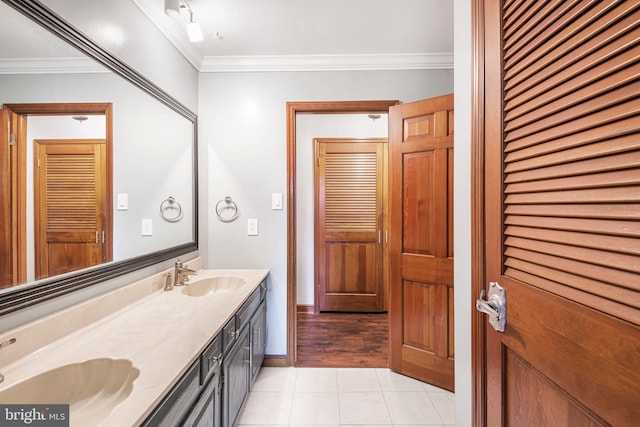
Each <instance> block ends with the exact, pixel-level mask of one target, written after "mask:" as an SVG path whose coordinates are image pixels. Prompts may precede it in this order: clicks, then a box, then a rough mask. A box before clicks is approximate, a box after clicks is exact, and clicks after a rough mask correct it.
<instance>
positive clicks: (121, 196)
mask: <svg viewBox="0 0 640 427" xmlns="http://www.w3.org/2000/svg"><path fill="white" fill-rule="evenodd" d="M116 209H118V210H119V211H126V210H128V209H129V194H127V193H118V195H117V196H116Z"/></svg>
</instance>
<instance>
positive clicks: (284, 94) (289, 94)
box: [198, 70, 453, 355]
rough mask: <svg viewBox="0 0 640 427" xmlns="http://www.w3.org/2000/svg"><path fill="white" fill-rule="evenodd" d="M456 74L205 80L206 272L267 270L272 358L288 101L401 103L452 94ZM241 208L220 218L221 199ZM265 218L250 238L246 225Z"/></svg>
mask: <svg viewBox="0 0 640 427" xmlns="http://www.w3.org/2000/svg"><path fill="white" fill-rule="evenodd" d="M452 91H453V72H452V71H451V70H432V71H375V72H366V71H346V72H274V73H220V74H201V75H200V83H199V106H198V111H199V146H200V148H199V154H200V186H201V187H200V224H201V230H200V231H201V234H200V238H201V240H200V241H201V250H200V254H201V255H202V256H203V262H204V265H205V267H206V268H268V269H269V270H270V271H271V275H270V283H269V285H270V289H269V293H268V296H267V298H268V304H269V309H268V320H267V325H268V329H269V330H268V334H269V335H268V337H269V339H268V343H267V354H271V355H284V354H286V325H287V321H286V306H287V304H286V302H287V300H286V294H287V273H286V243H287V235H286V212H287V209H289V208H290V207H289V206H286V203H285V206H284V209H283V210H282V211H273V210H271V193H276V192H277V193H283V194H286V102H287V101H325V100H331V101H340V100H374V99H398V100H400V101H402V102H410V101H415V100H419V99H423V98H429V97H433V96H438V95H442V94H445V93H451V92H452ZM225 196H230V197H232V198H233V200H234V201H235V202H236V203H237V204H238V207H239V208H240V216H239V218H238V219H237V220H236V221H235V222H232V223H222V222H220V221H217V220H216V217H215V211H214V207H215V204H216V203H217V202H218V200H221V199H222V198H224V197H225ZM248 218H257V219H258V220H259V230H260V231H259V232H260V234H259V235H258V236H247V219H248Z"/></svg>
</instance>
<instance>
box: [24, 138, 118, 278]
mask: <svg viewBox="0 0 640 427" xmlns="http://www.w3.org/2000/svg"><path fill="white" fill-rule="evenodd" d="M35 153H36V155H35V161H36V164H35V165H34V167H35V189H36V191H35V196H36V197H35V212H36V218H35V222H36V228H35V240H36V251H35V253H36V262H35V265H36V278H43V277H48V276H51V275H56V274H61V273H66V272H69V271H73V270H77V269H80V268H84V267H90V266H92V265H96V264H100V263H102V262H105V261H106V259H105V250H104V243H105V239H106V238H108V237H109V236H105V235H104V231H105V229H104V222H105V221H104V218H105V215H106V197H105V196H106V189H105V181H104V180H105V141H104V140H40V141H36V142H35Z"/></svg>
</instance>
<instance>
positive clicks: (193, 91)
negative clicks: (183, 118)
mask: <svg viewBox="0 0 640 427" xmlns="http://www.w3.org/2000/svg"><path fill="white" fill-rule="evenodd" d="M41 1H42V3H44V5H45V6H47V7H49V8H51V9H52V10H53V11H54V12H56V13H57V14H59V15H61V16H62V17H63V18H64V19H66V20H67V21H69V22H70V23H71V24H72V25H74V26H76V27H77V28H78V29H79V30H80V31H82V32H83V33H84V34H86V35H87V36H89V37H90V38H92V39H93V40H95V41H96V42H97V43H99V44H100V45H101V46H102V47H103V48H105V49H107V50H108V51H110V52H111V53H113V54H114V55H115V56H117V57H118V58H120V59H122V60H123V61H124V62H126V63H127V64H129V65H130V66H131V67H132V68H134V69H135V70H137V71H138V72H139V73H141V74H142V75H144V76H145V77H146V78H148V79H149V80H151V81H152V82H154V83H155V84H157V85H158V86H160V87H161V88H162V89H163V90H165V91H167V92H169V93H170V94H171V95H172V96H174V97H176V98H177V99H178V100H179V101H180V102H182V103H184V104H185V105H186V106H187V107H188V108H190V109H192V110H196V108H197V105H196V104H197V86H198V73H197V71H196V70H195V69H194V68H193V66H192V65H191V64H190V63H189V61H187V60H186V59H185V58H184V57H183V56H182V55H181V54H180V53H179V52H178V50H177V49H176V48H175V47H174V46H173V45H172V44H171V42H169V40H167V39H166V38H165V37H164V35H163V34H162V33H161V32H160V30H158V28H157V27H156V26H155V25H154V24H153V23H151V21H149V19H148V18H147V17H146V15H145V14H144V13H143V12H142V11H141V10H140V8H138V6H136V4H135V2H133V1H131V0H109V1H104V0H82V7H79V6H78V2H75V1H68V0H41ZM158 7H162V3H161V2H158Z"/></svg>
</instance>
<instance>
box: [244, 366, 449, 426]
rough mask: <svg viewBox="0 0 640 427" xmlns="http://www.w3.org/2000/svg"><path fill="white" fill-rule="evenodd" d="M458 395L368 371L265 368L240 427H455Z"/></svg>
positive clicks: (381, 371)
mask: <svg viewBox="0 0 640 427" xmlns="http://www.w3.org/2000/svg"><path fill="white" fill-rule="evenodd" d="M454 413H455V400H454V394H453V393H451V392H449V391H447V390H443V389H440V388H438V387H434V386H432V385H429V384H426V383H423V382H420V381H417V380H414V379H412V378H409V377H405V376H403V375H399V374H396V373H395V372H391V371H390V370H389V369H368V368H269V367H265V368H262V370H261V372H260V375H259V376H258V379H257V380H256V383H255V384H254V386H253V390H252V391H251V393H249V396H248V398H247V402H246V404H245V407H244V409H243V411H242V414H241V415H240V421H239V424H238V427H275V426H288V427H298V426H300V427H301V426H318V427H339V426H354V425H358V426H366V427H378V426H386V427H388V426H393V427H408V426H412V427H427V426H428V427H436V426H438V427H449V426H454V425H455V416H454Z"/></svg>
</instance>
